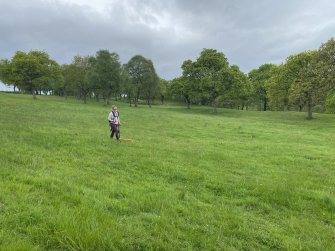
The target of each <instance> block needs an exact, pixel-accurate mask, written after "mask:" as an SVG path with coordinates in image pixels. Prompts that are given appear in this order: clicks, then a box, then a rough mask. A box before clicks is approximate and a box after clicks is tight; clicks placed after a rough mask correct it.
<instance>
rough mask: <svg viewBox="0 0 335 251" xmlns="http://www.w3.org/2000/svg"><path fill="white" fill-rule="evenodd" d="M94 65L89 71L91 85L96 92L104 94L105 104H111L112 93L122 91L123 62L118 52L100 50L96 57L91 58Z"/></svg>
mask: <svg viewBox="0 0 335 251" xmlns="http://www.w3.org/2000/svg"><path fill="white" fill-rule="evenodd" d="M91 60H92V61H91V62H92V67H91V68H90V70H89V71H88V77H89V81H90V83H91V85H92V86H93V87H94V90H95V94H97V93H99V91H100V93H101V94H102V95H103V98H104V100H105V105H107V104H109V99H110V96H111V95H112V93H114V94H117V93H118V92H120V89H121V87H120V82H121V63H120V59H119V55H118V54H117V53H115V52H114V53H110V52H109V51H108V50H99V51H97V53H96V56H95V58H92V59H91Z"/></svg>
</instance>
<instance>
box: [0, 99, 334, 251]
mask: <svg viewBox="0 0 335 251" xmlns="http://www.w3.org/2000/svg"><path fill="white" fill-rule="evenodd" d="M116 104H117V105H118V107H119V110H120V114H121V118H122V121H123V126H122V128H121V137H124V138H131V139H132V140H133V142H132V143H125V142H121V143H119V142H115V141H111V140H110V138H109V128H108V123H107V116H108V113H109V111H110V107H103V105H102V102H101V103H96V102H94V101H90V102H89V103H88V104H86V105H84V104H83V103H82V102H80V101H78V100H75V99H68V100H65V99H64V98H60V97H50V96H38V97H37V100H33V99H32V97H31V96H30V95H20V94H3V93H2V94H1V93H0V143H1V144H0V250H119V249H121V250H335V245H334V243H335V116H334V115H326V114H314V117H315V119H313V120H311V121H308V120H306V119H305V117H306V114H305V113H296V112H286V113H284V112H256V111H238V110H228V109H219V110H218V114H216V115H214V114H212V113H211V109H210V108H208V107H192V108H191V109H190V110H187V109H185V108H184V107H182V106H177V105H157V106H153V107H152V108H148V107H146V106H140V107H138V108H134V107H129V106H128V105H127V104H125V103H120V102H118V103H116Z"/></svg>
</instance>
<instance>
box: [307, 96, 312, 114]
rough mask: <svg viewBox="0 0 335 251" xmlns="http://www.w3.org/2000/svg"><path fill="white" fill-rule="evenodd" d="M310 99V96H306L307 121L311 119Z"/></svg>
mask: <svg viewBox="0 0 335 251" xmlns="http://www.w3.org/2000/svg"><path fill="white" fill-rule="evenodd" d="M312 118H313V117H312V97H311V95H310V94H308V96H307V119H312Z"/></svg>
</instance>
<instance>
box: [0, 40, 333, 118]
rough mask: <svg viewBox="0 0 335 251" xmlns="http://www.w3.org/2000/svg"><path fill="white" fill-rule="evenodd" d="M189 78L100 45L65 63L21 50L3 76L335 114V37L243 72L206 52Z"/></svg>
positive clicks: (60, 89) (83, 91)
mask: <svg viewBox="0 0 335 251" xmlns="http://www.w3.org/2000/svg"><path fill="white" fill-rule="evenodd" d="M181 68H182V75H181V76H179V77H177V78H175V79H173V80H170V81H166V80H164V79H161V78H160V77H159V76H158V75H157V73H156V70H155V68H154V65H153V63H152V61H151V60H150V59H147V58H145V57H143V56H141V55H136V56H134V57H133V58H131V59H130V60H129V62H127V63H126V64H124V65H122V64H121V62H120V59H119V55H118V54H117V53H115V52H113V53H111V52H109V51H108V50H99V51H97V53H96V55H94V56H75V57H74V59H73V61H72V63H71V64H64V65H59V64H58V63H57V62H56V61H55V60H52V59H50V57H49V55H48V54H47V53H46V52H41V51H31V52H29V53H24V52H20V51H19V52H16V53H15V55H14V56H13V58H12V59H2V60H1V61H0V80H2V81H3V82H4V83H6V84H11V85H13V86H15V87H17V88H19V89H20V91H21V92H31V93H32V94H33V97H34V98H35V95H36V94H40V93H42V92H44V93H51V94H53V95H60V96H65V97H67V96H69V95H71V96H76V97H78V98H81V99H83V100H84V102H86V100H87V98H88V97H90V98H93V97H94V98H96V100H100V99H103V100H104V104H105V105H107V104H109V100H110V98H111V97H112V96H113V97H115V98H119V99H124V100H127V101H128V102H129V104H130V105H132V104H134V105H135V106H137V105H138V102H139V100H142V101H145V103H146V104H147V105H149V106H151V104H152V103H153V100H154V99H159V100H160V102H162V103H163V102H164V100H165V99H170V100H175V101H182V102H185V104H186V105H187V107H188V108H190V106H191V105H192V104H201V105H210V106H212V108H213V112H216V108H217V107H227V108H236V109H248V108H250V107H252V108H253V109H254V108H256V109H258V110H264V111H266V110H275V111H288V110H298V111H307V117H308V118H309V119H310V118H312V112H313V111H317V112H325V111H326V112H329V113H335V40H334V39H333V38H332V39H330V40H329V41H327V42H326V43H324V44H322V45H321V46H320V48H319V49H318V50H314V51H305V52H301V53H299V54H297V55H291V56H289V57H288V58H287V59H286V60H285V62H283V63H282V64H280V65H274V64H263V65H261V66H260V67H259V68H258V69H254V70H251V71H250V72H249V73H248V74H245V73H243V72H242V71H241V70H240V69H239V67H238V66H236V65H230V64H229V62H228V59H227V58H226V56H225V55H224V54H223V53H222V52H218V51H217V50H214V49H203V51H202V52H201V53H200V56H199V57H198V58H197V59H196V60H195V61H192V60H185V61H184V62H183V64H182V66H181Z"/></svg>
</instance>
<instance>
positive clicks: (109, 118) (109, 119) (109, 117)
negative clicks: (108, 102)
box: [108, 112, 114, 122]
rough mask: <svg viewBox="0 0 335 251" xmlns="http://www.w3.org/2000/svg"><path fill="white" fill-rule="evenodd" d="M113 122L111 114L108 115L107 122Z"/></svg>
mask: <svg viewBox="0 0 335 251" xmlns="http://www.w3.org/2000/svg"><path fill="white" fill-rule="evenodd" d="M113 120H114V116H113V113H112V112H111V113H109V115H108V121H109V122H113Z"/></svg>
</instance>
